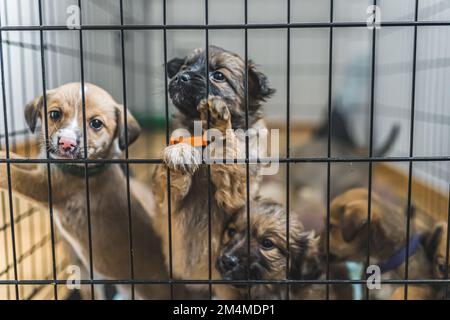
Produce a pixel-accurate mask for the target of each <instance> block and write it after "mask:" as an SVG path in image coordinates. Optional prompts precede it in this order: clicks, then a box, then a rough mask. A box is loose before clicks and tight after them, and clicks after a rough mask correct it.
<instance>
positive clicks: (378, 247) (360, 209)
mask: <svg viewBox="0 0 450 320" xmlns="http://www.w3.org/2000/svg"><path fill="white" fill-rule="evenodd" d="M368 200H369V194H368V190H367V189H351V190H349V191H347V192H345V193H343V194H342V195H339V196H338V197H336V198H335V199H334V200H333V201H332V203H331V212H330V214H331V216H330V225H329V234H330V252H329V253H330V258H332V260H333V261H334V262H336V263H339V262H343V261H348V260H350V261H358V262H361V263H364V264H365V263H366V258H367V241H368V240H369V241H370V264H375V265H376V264H380V263H382V262H384V261H386V260H388V259H389V258H390V257H392V256H393V255H394V254H395V252H397V251H398V250H399V249H401V248H403V247H404V246H405V245H406V239H405V237H406V217H405V214H404V210H403V209H402V208H399V207H396V206H393V205H391V204H390V203H388V202H386V201H384V200H383V199H381V198H380V197H379V196H377V194H375V193H372V205H371V220H370V229H369V224H368ZM369 230H370V232H369ZM414 234H416V230H415V227H414V225H413V224H411V234H410V235H411V236H412V235H414ZM325 239H326V230H325V231H324V235H323V236H322V246H323V248H324V249H323V251H324V252H326V249H325V248H326V241H325ZM431 269H432V267H431V264H430V262H429V260H428V259H427V255H426V252H425V249H424V247H423V246H422V245H420V246H419V248H418V250H417V251H416V252H415V253H414V254H413V255H411V256H410V257H409V277H408V278H409V279H429V278H430V277H431V275H432V270H431ZM404 271H405V265H404V263H403V264H402V265H400V266H399V267H398V268H397V269H394V270H392V271H387V272H386V273H383V274H382V276H381V277H382V279H404ZM403 290H404V286H403V285H387V284H382V288H381V289H380V290H370V292H369V294H370V296H371V297H372V298H375V299H403V298H404V294H403ZM432 297H433V293H432V290H431V288H430V286H428V285H411V284H410V285H409V286H408V299H431V298H432Z"/></svg>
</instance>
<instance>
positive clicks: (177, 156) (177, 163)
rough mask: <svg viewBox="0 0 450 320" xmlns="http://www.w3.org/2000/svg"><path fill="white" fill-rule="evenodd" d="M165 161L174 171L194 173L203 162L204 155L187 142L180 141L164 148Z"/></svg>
mask: <svg viewBox="0 0 450 320" xmlns="http://www.w3.org/2000/svg"><path fill="white" fill-rule="evenodd" d="M163 161H164V163H165V164H166V165H167V166H168V167H169V168H170V169H172V170H174V171H178V172H181V173H184V174H193V173H194V172H195V171H197V169H198V167H199V166H200V164H201V163H202V155H201V153H200V151H199V150H197V149H195V148H194V147H192V146H190V145H188V144H186V143H178V144H175V145H171V146H168V147H166V148H165V149H164V152H163Z"/></svg>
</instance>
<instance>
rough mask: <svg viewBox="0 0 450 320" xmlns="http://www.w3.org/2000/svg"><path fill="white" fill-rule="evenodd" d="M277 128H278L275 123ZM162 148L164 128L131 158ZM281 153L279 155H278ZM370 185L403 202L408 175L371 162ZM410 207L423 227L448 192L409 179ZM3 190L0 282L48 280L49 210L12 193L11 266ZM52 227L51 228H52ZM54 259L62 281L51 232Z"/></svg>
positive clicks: (3, 293) (297, 141)
mask: <svg viewBox="0 0 450 320" xmlns="http://www.w3.org/2000/svg"><path fill="white" fill-rule="evenodd" d="M280 127H282V126H280ZM309 135H310V131H309V130H304V129H301V128H300V129H299V128H296V127H293V128H292V131H291V143H292V145H293V146H294V145H301V144H302V143H303V142H304V141H306V139H307V138H308V137H309ZM285 137H286V134H285V132H284V131H280V142H281V146H280V147H281V150H285V144H284V142H285V141H286V139H285ZM164 146H165V134H164V132H158V133H152V134H149V133H145V134H143V135H142V136H141V138H140V139H138V141H137V142H136V143H135V144H134V145H132V146H131V147H130V158H141V159H143V158H151V159H157V158H160V156H161V154H160V152H161V150H162V149H163V148H164ZM29 147H30V145H28V146H27V148H28V149H27V150H25V146H24V145H20V144H18V145H17V150H16V152H17V153H19V154H25V153H27V154H30V155H31V156H32V157H33V155H35V154H36V151H37V150H36V147H35V146H34V145H31V148H29ZM280 156H282V157H283V156H284V154H283V153H282V154H281V155H280ZM154 167H155V165H152V164H133V165H130V168H131V171H132V174H133V175H134V176H135V177H136V178H138V179H140V180H142V181H145V182H149V181H150V179H151V172H152V171H153V169H154ZM373 175H374V183H376V184H382V185H383V186H386V190H388V191H387V192H392V194H393V195H395V196H396V197H399V198H401V199H403V200H404V201H406V197H407V185H408V177H407V175H406V174H405V173H404V172H402V171H400V170H399V169H397V168H395V167H392V166H389V165H386V164H383V165H378V164H377V165H374V174H373ZM412 195H413V202H414V205H415V206H416V207H417V208H418V209H420V210H419V212H420V219H421V220H422V221H423V223H424V224H425V225H429V224H432V223H435V221H436V220H446V219H447V214H448V196H447V195H445V194H442V193H440V192H439V191H437V190H434V189H433V188H431V187H430V186H428V185H426V184H424V183H423V182H420V181H418V180H414V181H413V184H412ZM8 199H9V198H8V192H7V191H1V192H0V280H11V279H15V277H16V276H15V273H16V272H17V278H18V279H19V280H33V279H34V280H42V279H48V280H52V279H53V278H54V274H53V264H52V259H53V256H52V242H51V230H50V218H49V217H50V214H49V210H48V209H47V208H42V207H39V206H37V205H36V204H35V203H32V202H30V201H28V200H27V199H24V198H21V197H20V196H18V195H17V194H15V193H13V216H14V221H15V222H14V232H15V253H16V254H15V255H16V261H17V270H16V271H15V269H14V259H13V250H12V248H13V244H12V228H11V223H10V215H11V211H10V209H9V200H8ZM55 230H56V228H55ZM56 240H57V242H56V245H55V253H56V255H55V261H56V269H57V270H56V271H57V278H59V279H66V278H67V277H68V276H69V274H68V273H67V272H66V267H67V265H68V264H69V260H70V258H69V257H70V255H69V252H68V250H67V247H66V246H65V244H64V243H63V242H62V241H60V237H59V235H58V233H57V232H56ZM15 290H16V288H15V286H13V285H11V286H5V285H0V300H4V299H15V298H16V296H15ZM18 291H19V298H20V299H54V287H53V285H44V286H42V285H20V286H19V287H18ZM57 292H58V298H59V299H63V298H65V297H66V296H67V294H68V289H67V288H66V286H65V285H59V286H57Z"/></svg>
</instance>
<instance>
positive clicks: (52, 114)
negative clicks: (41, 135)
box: [49, 110, 61, 121]
mask: <svg viewBox="0 0 450 320" xmlns="http://www.w3.org/2000/svg"><path fill="white" fill-rule="evenodd" d="M49 115H50V119H52V120H53V121H58V120H59V119H61V111H59V110H53V111H50V113H49Z"/></svg>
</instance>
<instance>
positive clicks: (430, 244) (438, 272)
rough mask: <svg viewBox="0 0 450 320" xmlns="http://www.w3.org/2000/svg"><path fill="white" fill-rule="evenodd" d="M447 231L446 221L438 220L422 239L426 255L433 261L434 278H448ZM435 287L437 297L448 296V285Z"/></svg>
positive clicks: (449, 291)
mask: <svg viewBox="0 0 450 320" xmlns="http://www.w3.org/2000/svg"><path fill="white" fill-rule="evenodd" d="M447 232H448V225H447V223H445V222H440V223H438V224H437V225H436V226H435V228H434V230H432V231H431V232H430V233H429V234H428V235H427V237H426V238H425V239H424V240H425V241H424V245H425V248H426V250H427V253H428V257H429V259H430V261H432V263H433V278H434V279H448V273H450V262H448V261H447V254H448V253H447V252H448V251H447V249H448V246H447V241H448V235H447ZM435 288H436V291H437V295H436V298H437V299H443V298H445V296H447V297H450V285H442V286H435ZM445 291H447V292H445Z"/></svg>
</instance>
